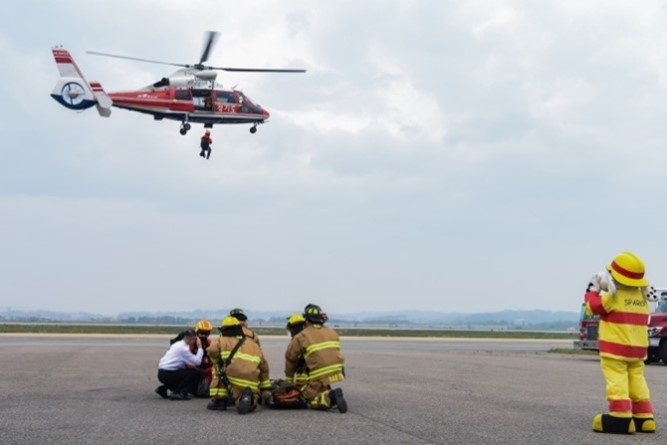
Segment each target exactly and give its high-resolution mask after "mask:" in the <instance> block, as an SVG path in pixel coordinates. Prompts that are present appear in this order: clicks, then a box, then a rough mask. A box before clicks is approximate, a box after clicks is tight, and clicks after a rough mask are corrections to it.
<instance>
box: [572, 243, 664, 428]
mask: <svg viewBox="0 0 667 445" xmlns="http://www.w3.org/2000/svg"><path fill="white" fill-rule="evenodd" d="M606 269H607V270H606V271H605V272H600V273H597V274H595V275H594V276H593V278H591V282H590V283H589V284H588V288H587V289H586V296H585V299H586V312H587V313H588V314H589V315H590V314H596V315H599V316H600V325H599V326H600V327H599V331H598V341H599V350H600V368H602V374H603V375H604V379H605V382H606V385H607V400H608V402H609V413H608V414H598V415H596V416H595V417H594V418H593V430H594V431H597V432H600V433H619V434H633V433H635V432H642V433H653V432H655V429H656V424H655V420H654V418H653V407H652V406H651V400H650V393H649V389H648V385H647V384H646V379H645V378H644V359H645V358H646V349H647V347H648V336H647V334H646V330H647V328H648V319H649V313H650V310H649V305H648V300H647V296H648V280H647V279H646V278H645V277H644V272H645V269H644V263H643V262H642V260H641V259H640V258H639V257H638V256H636V255H635V254H633V253H630V252H622V253H620V254H618V255H617V256H616V258H614V260H613V261H612V262H611V264H609V265H607V267H606ZM601 291H603V292H602V293H601Z"/></svg>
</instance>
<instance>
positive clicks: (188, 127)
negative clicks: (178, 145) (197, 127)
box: [183, 124, 192, 132]
mask: <svg viewBox="0 0 667 445" xmlns="http://www.w3.org/2000/svg"><path fill="white" fill-rule="evenodd" d="M183 127H185V131H186V132H187V131H188V130H189V129H191V128H192V126H191V125H190V124H185V125H183Z"/></svg>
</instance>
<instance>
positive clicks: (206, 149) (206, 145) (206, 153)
mask: <svg viewBox="0 0 667 445" xmlns="http://www.w3.org/2000/svg"><path fill="white" fill-rule="evenodd" d="M212 143H213V139H211V130H206V132H205V133H204V136H202V137H201V142H200V144H199V147H200V148H201V152H200V153H199V156H201V157H202V158H206V159H208V158H209V157H210V156H211V144H212Z"/></svg>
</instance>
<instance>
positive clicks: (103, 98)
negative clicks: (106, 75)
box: [90, 82, 113, 117]
mask: <svg viewBox="0 0 667 445" xmlns="http://www.w3.org/2000/svg"><path fill="white" fill-rule="evenodd" d="M90 88H91V89H92V90H93V96H95V100H96V101H97V103H96V104H95V106H96V107H97V112H98V113H100V116H102V117H109V116H111V105H112V104H113V102H112V101H111V98H110V97H109V95H108V94H107V93H106V91H104V88H102V85H101V84H100V83H99V82H90Z"/></svg>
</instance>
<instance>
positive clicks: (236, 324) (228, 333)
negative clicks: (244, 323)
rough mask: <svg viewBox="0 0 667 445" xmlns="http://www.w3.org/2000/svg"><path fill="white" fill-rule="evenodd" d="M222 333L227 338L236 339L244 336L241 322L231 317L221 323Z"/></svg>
mask: <svg viewBox="0 0 667 445" xmlns="http://www.w3.org/2000/svg"><path fill="white" fill-rule="evenodd" d="M220 333H221V334H222V335H223V336H225V337H236V336H239V335H243V328H241V322H240V321H238V320H237V319H236V318H234V317H232V316H231V315H230V316H228V317H225V318H224V319H223V320H222V322H221V323H220Z"/></svg>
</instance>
